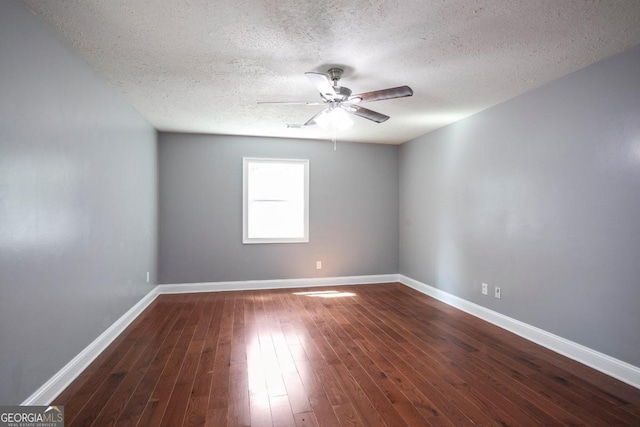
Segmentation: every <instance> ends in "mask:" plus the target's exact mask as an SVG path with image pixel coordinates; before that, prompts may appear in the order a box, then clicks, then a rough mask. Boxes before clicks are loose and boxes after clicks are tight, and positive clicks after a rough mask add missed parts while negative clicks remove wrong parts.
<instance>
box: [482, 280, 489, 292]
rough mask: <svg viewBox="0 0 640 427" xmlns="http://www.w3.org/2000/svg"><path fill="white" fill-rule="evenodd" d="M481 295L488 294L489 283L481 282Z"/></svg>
mask: <svg viewBox="0 0 640 427" xmlns="http://www.w3.org/2000/svg"><path fill="white" fill-rule="evenodd" d="M482 295H489V285H487V284H486V283H483V284H482Z"/></svg>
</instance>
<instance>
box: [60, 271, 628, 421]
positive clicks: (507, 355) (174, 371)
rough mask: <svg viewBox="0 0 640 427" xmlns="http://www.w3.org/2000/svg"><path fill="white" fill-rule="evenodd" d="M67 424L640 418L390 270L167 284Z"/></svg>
mask: <svg viewBox="0 0 640 427" xmlns="http://www.w3.org/2000/svg"><path fill="white" fill-rule="evenodd" d="M54 401H55V402H56V403H58V402H59V404H63V405H65V413H66V416H67V419H66V420H65V421H66V424H67V425H69V426H96V427H103V426H112V425H113V426H140V427H146V426H160V425H166V426H183V425H185V426H216V427H218V426H225V425H226V426H280V425H290V426H339V425H342V426H367V427H368V426H402V425H416V426H420V425H431V426H462V425H481V426H493V425H525V426H526V425H550V426H551V425H593V426H609V425H615V426H637V425H640V390H638V389H636V388H633V387H631V386H629V385H627V384H624V383H621V382H620V381H618V380H616V379H613V378H611V377H608V376H606V375H604V374H602V373H600V372H597V371H595V370H593V369H591V368H588V367H586V366H583V365H580V364H578V363H576V362H575V361H572V360H569V359H567V358H564V357H563V356H560V355H558V354H556V353H553V352H551V351H550V350H548V349H545V348H542V347H540V346H537V345H536V344H534V343H531V342H529V341H526V340H524V339H522V338H521V337H517V336H515V335H513V334H512V333H510V332H508V331H505V330H502V329H500V328H497V327H496V326H494V325H490V324H488V323H486V322H484V321H482V320H480V319H478V318H475V317H473V316H471V315H469V314H466V313H463V312H460V311H459V310H457V309H455V308H453V307H451V306H448V305H445V304H443V303H441V302H439V301H436V300H434V299H432V298H430V297H428V296H426V295H423V294H421V293H419V292H417V291H415V290H413V289H410V288H407V287H406V286H403V285H401V284H398V283H389V284H375V285H352V286H341V287H331V286H327V287H321V288H311V289H276V290H261V291H233V292H217V293H203V294H177V295H161V296H159V297H158V298H156V300H155V301H154V302H153V303H152V304H151V305H150V306H149V307H148V308H147V309H146V310H145V311H144V312H143V313H142V314H141V315H140V316H139V317H138V318H137V319H136V320H135V321H134V322H132V324H131V325H129V327H127V328H126V330H125V331H124V332H123V334H121V335H120V336H119V337H117V338H116V339H115V340H114V341H113V343H112V344H111V345H110V346H109V347H108V348H107V349H106V350H105V351H104V352H103V353H102V354H101V355H100V356H98V357H97V358H96V360H95V361H94V362H93V363H92V364H90V365H89V367H88V368H87V369H86V370H85V371H84V372H83V373H81V374H80V375H79V376H78V378H77V379H76V380H75V381H74V382H72V384H70V385H69V387H68V388H67V389H66V390H65V391H63V392H62V393H61V394H60V396H58V398H56V399H55V400H54Z"/></svg>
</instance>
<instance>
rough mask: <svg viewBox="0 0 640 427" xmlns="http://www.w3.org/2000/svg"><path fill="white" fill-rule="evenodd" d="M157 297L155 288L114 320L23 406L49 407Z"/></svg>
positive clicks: (23, 403)
mask: <svg viewBox="0 0 640 427" xmlns="http://www.w3.org/2000/svg"><path fill="white" fill-rule="evenodd" d="M157 296H158V289H157V286H156V287H155V288H153V289H152V290H151V291H150V292H149V293H148V294H147V295H145V296H144V297H143V298H142V299H141V300H140V301H138V302H137V303H136V305H134V306H133V307H131V308H130V309H129V310H128V311H127V312H126V313H125V314H123V315H122V316H121V317H120V318H119V319H118V320H116V321H115V322H114V323H113V324H112V325H111V326H109V328H107V330H106V331H104V332H103V333H102V334H100V336H98V338H96V339H95V340H93V342H92V343H91V344H89V345H88V346H87V347H86V348H85V349H84V350H82V351H81V352H80V353H79V354H78V355H77V356H76V357H74V358H73V359H72V360H71V361H70V362H69V363H67V364H66V365H65V366H64V367H63V368H62V369H60V370H59V371H58V372H57V373H56V374H55V375H54V376H53V377H51V378H50V379H49V381H47V382H46V383H44V384H43V385H42V387H40V388H39V389H38V390H36V391H35V392H34V393H33V394H32V395H31V396H29V397H28V398H27V399H26V400H25V401H24V402H22V403H21V405H23V406H28V405H49V404H50V403H51V402H53V399H55V398H56V397H57V396H58V395H59V394H60V393H62V391H63V390H64V389H65V388H67V386H68V385H69V384H71V382H72V381H73V380H74V379H76V378H77V377H78V375H80V374H81V373H82V371H84V370H85V369H86V368H87V366H89V364H90V363H91V362H93V361H94V360H95V358H96V357H98V356H99V355H100V353H102V352H103V351H104V349H106V348H107V346H108V345H109V344H111V342H113V340H114V339H116V338H117V337H118V335H120V334H121V333H122V331H124V330H125V328H126V327H127V326H129V324H130V323H131V322H133V321H134V320H135V319H136V317H138V316H139V315H140V313H142V312H143V311H144V309H145V308H147V306H148V305H149V304H151V303H152V302H153V300H154V299H156V297H157Z"/></svg>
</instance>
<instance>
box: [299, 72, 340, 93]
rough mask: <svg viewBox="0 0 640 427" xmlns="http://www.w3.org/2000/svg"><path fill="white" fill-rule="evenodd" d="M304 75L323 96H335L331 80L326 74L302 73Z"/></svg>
mask: <svg viewBox="0 0 640 427" xmlns="http://www.w3.org/2000/svg"><path fill="white" fill-rule="evenodd" d="M304 75H305V76H307V78H308V79H309V80H311V83H313V85H314V86H315V87H316V88H317V89H318V91H319V92H320V95H322V97H323V98H327V99H333V98H334V97H335V96H336V91H335V90H334V89H333V86H331V82H330V81H329V79H328V78H327V76H326V75H324V74H320V73H312V72H308V73H304Z"/></svg>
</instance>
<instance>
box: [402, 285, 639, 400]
mask: <svg viewBox="0 0 640 427" xmlns="http://www.w3.org/2000/svg"><path fill="white" fill-rule="evenodd" d="M398 276H399V278H398V281H399V282H400V283H402V284H404V285H407V286H409V287H410V288H413V289H415V290H417V291H419V292H421V293H423V294H426V295H429V296H431V297H433V298H435V299H437V300H440V301H442V302H444V303H446V304H449V305H451V306H453V307H456V308H458V309H460V310H462V311H464V312H467V313H469V314H471V315H473V316H476V317H478V318H480V319H483V320H486V321H487V322H489V323H493V324H494V325H496V326H499V327H501V328H503V329H506V330H508V331H510V332H513V333H514V334H516V335H519V336H521V337H523V338H526V339H527V340H529V341H532V342H534V343H536V344H539V345H541V346H543V347H546V348H548V349H550V350H553V351H555V352H556V353H560V354H562V355H563V356H566V357H568V358H570V359H573V360H575V361H577V362H580V363H582V364H584V365H587V366H589V367H591V368H593V369H596V370H598V371H600V372H602V373H605V374H607V375H609V376H612V377H614V378H616V379H619V380H620V381H623V382H625V383H627V384H629V385H632V386H634V387H636V388H640V368H639V367H637V366H633V365H631V364H629V363H626V362H623V361H621V360H618V359H615V358H613V357H611V356H607V355H606V354H603V353H600V352H598V351H595V350H592V349H590V348H588V347H585V346H583V345H581V344H578V343H575V342H573V341H569V340H567V339H565V338H562V337H559V336H557V335H554V334H552V333H550V332H547V331H545V330H543V329H540V328H536V327H535V326H531V325H529V324H526V323H523V322H521V321H519V320H516V319H513V318H511V317H508V316H505V315H503V314H500V313H498V312H495V311H493V310H489V309H488V308H485V307H482V306H480V305H478V304H475V303H472V302H470V301H467V300H465V299H462V298H460V297H457V296H455V295H452V294H450V293H448V292H445V291H442V290H440V289H437V288H434V287H433V286H429V285H427V284H425V283H422V282H419V281H417V280H414V279H412V278H410V277H407V276H404V275H402V274H399V275H398Z"/></svg>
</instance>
